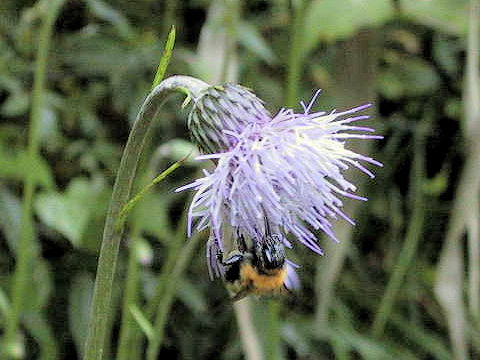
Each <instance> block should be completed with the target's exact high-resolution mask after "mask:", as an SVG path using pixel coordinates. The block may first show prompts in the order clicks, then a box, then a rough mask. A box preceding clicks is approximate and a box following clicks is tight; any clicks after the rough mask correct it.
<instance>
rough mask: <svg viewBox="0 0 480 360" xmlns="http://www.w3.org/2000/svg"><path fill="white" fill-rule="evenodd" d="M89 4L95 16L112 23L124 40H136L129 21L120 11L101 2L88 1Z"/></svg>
mask: <svg viewBox="0 0 480 360" xmlns="http://www.w3.org/2000/svg"><path fill="white" fill-rule="evenodd" d="M87 4H88V6H89V8H90V10H91V11H92V13H93V14H94V15H95V16H97V17H98V18H100V19H102V20H105V21H107V22H109V23H111V24H112V25H113V26H114V27H115V28H116V29H117V31H118V33H119V35H120V36H122V37H123V38H124V39H126V40H132V39H133V38H134V35H135V34H134V32H133V30H132V28H131V26H130V24H129V22H128V20H127V19H126V18H125V17H124V16H123V15H122V14H121V13H120V12H119V11H117V10H115V9H114V8H113V7H111V6H110V5H108V4H107V3H105V2H103V1H101V0H87Z"/></svg>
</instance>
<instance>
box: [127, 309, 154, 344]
mask: <svg viewBox="0 0 480 360" xmlns="http://www.w3.org/2000/svg"><path fill="white" fill-rule="evenodd" d="M130 313H131V314H132V316H133V318H134V319H135V321H136V322H137V324H138V326H140V329H142V331H143V332H144V334H145V336H146V337H147V338H148V339H149V340H151V339H153V337H154V334H155V330H154V329H153V326H152V324H151V323H150V321H148V319H147V317H146V316H145V315H144V314H143V313H142V311H141V310H140V309H139V308H138V307H137V306H136V305H132V306H130Z"/></svg>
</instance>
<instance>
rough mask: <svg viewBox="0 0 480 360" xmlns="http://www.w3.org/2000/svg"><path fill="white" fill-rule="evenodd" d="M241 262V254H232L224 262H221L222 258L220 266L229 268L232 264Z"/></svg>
mask: <svg viewBox="0 0 480 360" xmlns="http://www.w3.org/2000/svg"><path fill="white" fill-rule="evenodd" d="M242 260H243V255H242V254H233V255H230V256H229V257H227V258H226V259H225V260H223V257H222V265H223V266H231V265H234V264H237V263H239V262H241V261H242Z"/></svg>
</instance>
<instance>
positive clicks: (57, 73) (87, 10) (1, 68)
mask: <svg viewBox="0 0 480 360" xmlns="http://www.w3.org/2000/svg"><path fill="white" fill-rule="evenodd" d="M223 2H224V1H223V0H212V1H209V0H188V1H175V0H168V1H167V0H166V1H151V0H142V1H136V2H132V1H127V0H117V1H113V0H109V1H107V0H69V1H67V2H66V4H65V5H64V7H63V8H62V11H61V13H60V15H59V17H58V19H57V21H56V24H55V34H54V37H53V39H52V48H51V51H50V53H49V62H48V72H47V89H48V90H47V91H46V93H45V102H44V104H43V108H42V112H41V118H40V121H41V124H40V143H41V156H39V157H38V158H36V159H35V161H32V160H31V159H30V158H29V157H28V156H26V146H27V137H28V116H29V109H30V106H31V93H32V79H33V70H34V60H35V51H36V48H37V44H38V30H39V26H40V23H41V19H42V14H43V12H42V11H43V10H42V6H44V5H45V2H43V1H39V2H34V1H27V0H3V1H1V2H0V330H2V329H3V328H4V326H5V323H6V318H7V316H8V313H9V308H10V298H9V291H10V288H11V285H12V284H11V283H12V273H13V269H14V265H15V259H16V251H17V247H18V241H19V240H18V239H19V238H20V232H21V229H20V227H21V219H22V211H21V201H22V200H21V198H22V197H21V196H22V181H23V179H24V178H25V175H26V174H27V173H33V174H34V175H35V182H36V184H37V188H36V194H35V199H34V212H35V242H34V248H33V249H32V251H33V252H34V254H35V263H32V264H30V274H31V276H30V278H29V282H30V284H31V286H29V288H28V294H27V301H26V304H25V308H24V311H23V315H22V327H21V333H20V334H19V340H18V349H16V351H15V353H16V354H17V355H18V358H25V359H34V358H42V359H55V358H57V359H75V358H80V356H81V355H82V354H83V343H84V341H85V337H86V326H87V319H88V311H89V301H90V297H91V293H92V291H93V280H94V274H95V269H96V261H97V253H98V249H99V246H100V241H101V237H102V230H103V222H104V218H105V212H106V209H107V205H108V201H109V199H110V194H111V189H112V184H113V180H114V178H115V173H116V169H117V167H118V165H119V160H120V156H121V150H122V148H123V146H124V144H125V141H126V139H127V136H128V132H129V129H130V126H131V124H132V121H133V119H134V118H135V115H136V113H137V111H138V109H139V106H140V104H141V102H142V100H143V99H144V97H145V96H146V94H147V93H148V91H149V90H150V87H151V83H152V80H153V78H154V75H155V70H156V66H157V64H158V61H159V59H160V57H161V54H162V51H163V44H164V41H165V40H166V36H167V30H168V29H169V28H170V26H171V25H175V27H176V29H177V40H176V45H175V49H174V52H173V56H172V59H171V61H170V65H169V67H168V69H167V75H169V74H186V75H192V76H198V77H200V78H201V79H203V80H205V81H209V82H219V76H220V75H218V74H219V71H220V70H219V69H220V68H221V67H222V61H223V56H225V54H227V53H228V51H229V50H226V49H227V47H228V46H230V45H231V43H232V42H233V43H234V44H235V45H234V46H233V52H232V54H230V55H231V56H230V58H231V59H230V64H228V66H231V68H228V74H229V76H234V77H237V78H238V81H239V82H240V83H242V84H243V85H246V86H248V87H250V88H252V89H253V90H254V91H255V92H256V93H257V94H258V96H259V97H260V98H262V99H264V100H265V101H266V104H267V108H269V109H271V110H272V111H273V112H274V111H276V110H277V109H279V108H280V107H282V106H284V105H283V101H284V99H285V96H286V95H285V88H286V79H287V73H288V71H289V68H288V54H289V52H290V51H292V48H293V51H298V56H299V59H300V62H301V81H300V83H299V91H298V92H299V93H298V94H297V96H298V101H300V100H302V99H303V100H305V101H308V100H309V98H310V97H311V95H312V94H313V91H314V90H316V89H318V88H322V89H324V95H322V97H321V98H320V100H319V103H318V105H317V106H318V107H319V108H325V109H330V108H333V107H338V108H347V107H351V106H354V105H356V104H358V103H361V102H374V103H375V105H376V111H377V115H376V116H374V118H375V120H374V122H373V123H374V126H375V127H376V128H377V129H379V132H380V133H382V134H384V135H385V139H384V140H383V141H380V142H378V143H377V144H376V145H375V146H374V147H372V148H371V149H370V150H369V152H370V154H373V156H374V157H375V158H377V159H379V160H380V161H382V162H383V163H384V164H385V167H384V168H383V169H381V170H379V171H378V177H377V179H375V181H372V182H369V183H368V184H367V183H364V184H363V185H362V186H361V192H362V194H367V196H368V197H369V199H370V200H369V202H368V203H367V204H366V205H365V204H364V206H362V207H361V209H360V211H359V212H358V213H357V215H356V218H357V219H358V220H357V222H358V225H357V226H356V227H355V228H354V229H353V234H352V242H351V243H347V244H342V243H341V244H337V245H336V246H337V247H342V246H345V247H346V259H345V264H344V266H343V268H342V270H341V271H340V272H339V273H338V274H337V275H336V279H335V282H334V283H333V284H332V286H333V287H334V288H335V290H334V300H333V301H332V302H331V303H330V305H329V312H328V326H322V324H323V325H326V321H327V320H326V319H324V320H323V321H319V320H318V319H319V318H318V317H315V314H316V313H317V311H318V300H317V299H318V296H319V292H321V291H322V289H317V286H316V285H315V283H316V281H318V277H319V276H320V272H321V267H320V266H318V264H319V263H321V262H327V258H328V254H327V257H326V258H320V257H318V256H316V255H314V254H312V253H309V252H307V251H305V250H304V249H302V248H301V247H296V248H295V250H294V251H290V254H289V257H291V258H292V259H293V260H295V261H296V262H298V263H299V264H302V268H301V269H300V270H299V275H300V278H301V280H302V284H303V286H302V289H301V290H300V292H299V294H297V295H295V296H292V297H291V298H288V297H287V298H283V299H279V300H278V301H280V302H281V309H280V316H281V325H282V326H281V332H280V335H281V346H282V354H283V356H284V358H288V359H442V360H447V359H452V358H453V355H452V354H453V350H452V345H451V343H450V340H449V336H448V331H447V329H448V324H447V320H446V319H445V318H444V317H443V316H442V315H441V314H442V312H441V307H440V305H439V304H438V303H437V301H436V300H435V298H434V293H433V287H434V283H435V277H434V272H435V269H436V265H437V261H438V256H439V252H440V248H441V246H442V243H443V239H444V237H445V231H446V227H447V222H448V217H449V212H450V210H451V206H452V201H453V200H454V191H455V186H456V184H457V182H458V174H459V171H460V168H461V166H462V163H463V159H464V157H465V152H466V147H465V142H464V138H463V136H462V133H461V131H460V129H461V124H460V123H461V120H462V116H463V113H462V106H463V105H462V81H463V76H464V63H465V49H466V34H467V31H468V26H467V25H468V22H467V21H466V19H467V18H468V14H469V1H467V0H435V1H433V0H432V1H424V0H422V1H419V0H396V1H393V0H392V1H387V0H368V1H358V0H312V1H306V0H304V1H303V5H304V6H305V12H304V14H305V16H304V19H303V21H302V22H301V29H300V30H299V31H300V32H301V44H292V43H291V41H290V40H291V37H290V36H291V32H290V28H289V27H290V25H291V23H292V14H293V8H294V7H295V6H299V5H298V4H299V3H301V2H302V1H287V0H283V1H280V0H263V1H253V0H252V1H250V0H249V1H244V2H241V6H240V9H239V13H238V14H237V21H235V22H233V20H231V14H227V15H228V16H227V15H225V13H224V12H222V10H221V4H222V3H223ZM229 19H230V20H229ZM232 23H233V25H232ZM232 26H234V29H233V30H234V31H233V32H232V34H233V35H232V36H233V37H230V38H228V36H227V37H225V36H224V35H225V34H227V33H228V31H229V27H232ZM230 30H231V28H230ZM363 33H368V34H370V38H371V40H370V42H371V43H373V47H368V48H363V49H362V48H360V50H358V48H355V47H353V49H357V50H351V51H350V50H348V49H350V48H349V46H350V45H352V44H356V42H358V40H359V36H360V35H361V34H363ZM228 44H230V45H228ZM370 45H371V44H370ZM372 49H373V50H372ZM355 51H374V54H373V53H372V54H373V55H372V56H373V67H374V71H373V73H370V72H367V69H365V68H358V69H354V70H352V71H354V73H353V75H352V74H350V73H347V72H346V70H345V71H344V69H343V68H342V67H339V63H342V62H343V61H344V60H345V59H347V58H348V59H350V60H351V62H352V61H353V62H355V59H356V57H358V56H359V53H356V52H355ZM339 74H340V75H339ZM362 74H363V79H364V80H363V82H362V83H355V81H353V79H354V78H355V79H357V78H359V76H361V75H362ZM342 76H343V77H347V79H346V80H345V79H343V78H342ZM348 76H351V77H352V83H351V85H350V86H349V85H348ZM342 79H343V80H342ZM362 88H365V89H370V88H372V89H374V90H375V92H374V94H373V95H372V96H373V97H374V98H370V97H367V96H370V94H369V93H368V92H365V93H362ZM352 92H353V95H352ZM176 100H177V102H175V101H172V102H171V103H168V104H167V105H166V107H164V108H163V110H162V112H161V114H160V115H159V116H158V119H157V122H156V125H155V126H154V129H153V130H152V132H151V139H150V141H149V143H150V144H149V146H147V147H148V148H147V150H146V152H145V155H144V158H143V159H142V162H143V166H142V168H143V170H144V171H143V172H142V173H141V174H139V178H140V179H142V180H141V181H139V184H140V183H145V182H148V181H150V180H151V179H152V178H153V177H155V176H156V175H157V174H159V173H160V172H161V171H162V170H164V169H165V168H166V167H167V166H168V165H169V164H171V163H173V162H175V161H178V160H179V159H181V158H182V157H184V156H185V155H187V154H188V153H189V152H190V151H191V149H192V145H191V144H190V143H189V136H188V134H187V132H186V129H185V120H186V115H187V111H188V109H180V106H179V103H178V99H176ZM420 127H423V128H426V131H423V134H424V135H422V136H423V137H422V138H421V139H420V143H421V146H423V147H424V154H425V155H424V158H423V159H422V161H423V163H424V168H423V169H421V171H420V172H417V171H416V170H415V169H414V168H413V167H412V161H413V159H414V157H415V156H416V154H415V151H414V149H415V147H414V141H415V136H416V134H417V135H418V131H419V129H420ZM417 140H418V139H417ZM203 165H204V162H203V163H197V162H195V161H192V156H191V157H190V159H189V160H188V161H187V162H186V163H185V164H184V166H183V167H182V168H181V169H179V170H177V171H176V172H175V173H174V174H173V175H172V176H170V177H168V178H167V179H166V180H165V181H164V182H162V183H161V184H160V185H158V186H157V187H155V188H154V190H152V191H150V192H149V193H148V195H147V196H146V197H145V198H144V199H143V200H142V201H141V202H140V203H139V204H138V205H137V207H136V208H135V211H134V214H133V215H132V219H131V224H130V226H131V228H134V229H135V231H132V232H127V234H126V236H125V240H124V243H123V244H122V245H123V246H122V249H121V253H120V259H119V263H118V275H117V277H118V280H117V282H116V288H117V289H116V292H117V294H116V296H115V297H114V305H113V307H112V309H113V310H112V316H111V318H112V319H111V321H112V324H113V330H112V336H111V339H112V341H109V342H108V347H109V349H110V350H109V352H108V354H110V355H108V354H107V355H106V357H105V358H114V356H115V353H116V350H115V349H116V347H117V345H118V340H117V339H118V334H119V324H120V315H119V314H120V311H119V307H120V306H121V294H122V291H123V290H124V287H125V281H124V280H125V278H126V274H125V273H126V269H127V263H128V259H127V249H128V245H129V243H130V242H131V239H130V237H131V236H138V238H139V239H140V241H139V242H138V244H139V246H138V247H137V248H136V249H135V251H136V254H137V256H138V258H137V259H136V261H137V263H138V266H139V270H140V272H139V279H140V289H139V290H138V299H139V300H138V304H139V306H140V307H143V305H144V303H145V302H149V301H150V300H151V299H152V297H153V296H154V293H155V288H156V284H157V282H158V281H159V279H158V273H159V272H160V269H161V268H162V266H164V264H165V263H166V261H167V256H168V255H167V252H168V251H167V250H168V249H170V248H171V246H172V241H174V240H177V239H178V237H177V236H175V231H177V229H178V228H180V229H182V228H181V226H182V224H183V222H182V219H181V216H182V212H183V209H184V208H185V207H186V206H187V201H188V199H189V198H188V196H187V195H185V194H174V193H173V190H174V189H175V188H176V187H178V186H180V185H183V184H185V183H187V182H189V181H190V180H192V179H193V178H195V177H196V176H198V171H199V169H200V168H201V166H203ZM142 181H143V182H142ZM415 181H418V182H419V183H420V184H421V186H420V187H419V188H417V189H416V191H417V192H416V193H414V191H413V187H414V186H415V185H414V182H415ZM138 187H139V186H137V188H138ZM418 191H419V192H420V194H421V196H422V198H423V199H424V200H423V202H422V204H423V206H424V207H425V209H424V223H423V226H422V229H420V232H419V233H418V234H417V235H418V236H419V246H418V248H417V250H416V251H415V254H414V259H413V261H412V262H411V263H410V264H409V267H408V272H407V274H406V276H405V280H404V282H403V283H402V285H401V291H400V292H399V293H398V294H397V296H396V299H395V302H394V307H393V309H392V310H391V313H390V314H389V315H390V317H389V320H388V322H387V326H386V328H385V331H384V332H383V333H382V334H381V336H380V337H378V336H374V335H372V332H371V329H372V324H373V321H374V319H375V317H376V312H377V311H378V306H379V303H380V299H381V298H382V297H383V295H384V292H385V289H386V285H387V283H388V281H389V279H390V278H391V276H392V274H393V272H394V271H395V266H396V259H397V258H398V256H399V254H400V252H401V249H402V245H403V243H404V240H405V237H406V234H407V230H408V228H409V223H410V221H411V220H412V219H411V218H410V216H411V214H412V209H413V207H414V206H415V205H414V197H415V196H418V194H419V192H418ZM476 195H478V194H472V196H476ZM349 201H350V200H349ZM319 237H320V238H321V239H320V243H321V244H324V245H325V244H326V243H327V242H328V240H327V239H324V236H323V235H322V234H319ZM182 246H183V244H182ZM474 265H475V264H473V266H474ZM477 265H478V264H477ZM470 266H472V264H470ZM459 281H461V279H459ZM267 303H268V301H266V300H259V301H256V302H255V305H254V307H253V309H252V311H253V313H254V316H253V318H254V319H255V320H254V323H255V325H256V326H257V327H258V329H259V333H260V334H262V333H263V331H262V329H263V327H262V326H264V325H265V323H266V322H267V321H266V316H267V315H266V313H267V311H266V306H267ZM141 316H145V315H144V314H142V313H141V312H140V313H137V316H136V318H137V319H138V318H141ZM147 321H148V320H147ZM144 326H146V325H145V324H144ZM134 331H135V334H136V335H135V336H137V340H135V341H136V342H135V344H136V347H135V348H134V349H133V350H132V351H133V352H134V353H135V355H132V359H135V358H137V359H140V358H143V356H144V353H143V352H144V351H145V350H144V349H145V347H144V346H143V345H144V342H143V340H142V338H141V336H142V335H141V333H142V332H141V329H140V328H139V327H138V326H134ZM468 332H469V333H471V334H472V335H471V339H472V341H471V342H469V346H470V347H469V351H470V352H471V358H472V359H473V358H476V357H479V356H480V342H478V338H479V337H478V336H477V335H478V333H479V332H480V329H479V328H478V323H476V324H475V322H472V323H471V324H470V325H469V328H468ZM139 334H140V335H139ZM262 339H263V336H262ZM262 341H263V340H262ZM161 356H162V358H163V357H164V356H165V357H166V356H172V357H174V358H179V359H191V358H195V359H214V358H215V359H240V358H242V348H241V342H240V335H239V333H238V330H237V326H236V325H235V323H234V315H233V310H232V306H231V305H230V303H229V302H228V300H227V293H226V291H225V290H224V288H223V287H222V285H221V283H220V282H219V281H216V282H211V281H210V280H209V279H208V274H207V270H206V262H205V256H204V248H203V246H201V247H200V249H197V250H196V252H195V256H193V257H192V259H191V260H190V262H189V263H188V265H187V268H186V270H185V272H184V273H183V274H182V275H181V276H180V281H179V284H178V286H177V293H176V298H175V300H174V303H173V305H172V309H171V311H170V313H169V317H168V323H167V327H166V332H165V336H164V341H163V347H162V351H161Z"/></svg>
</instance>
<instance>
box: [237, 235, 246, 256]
mask: <svg viewBox="0 0 480 360" xmlns="http://www.w3.org/2000/svg"><path fill="white" fill-rule="evenodd" d="M237 247H238V251H240V252H241V253H245V252H247V250H248V246H247V242H246V240H245V237H244V236H243V235H242V234H239V233H237Z"/></svg>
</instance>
